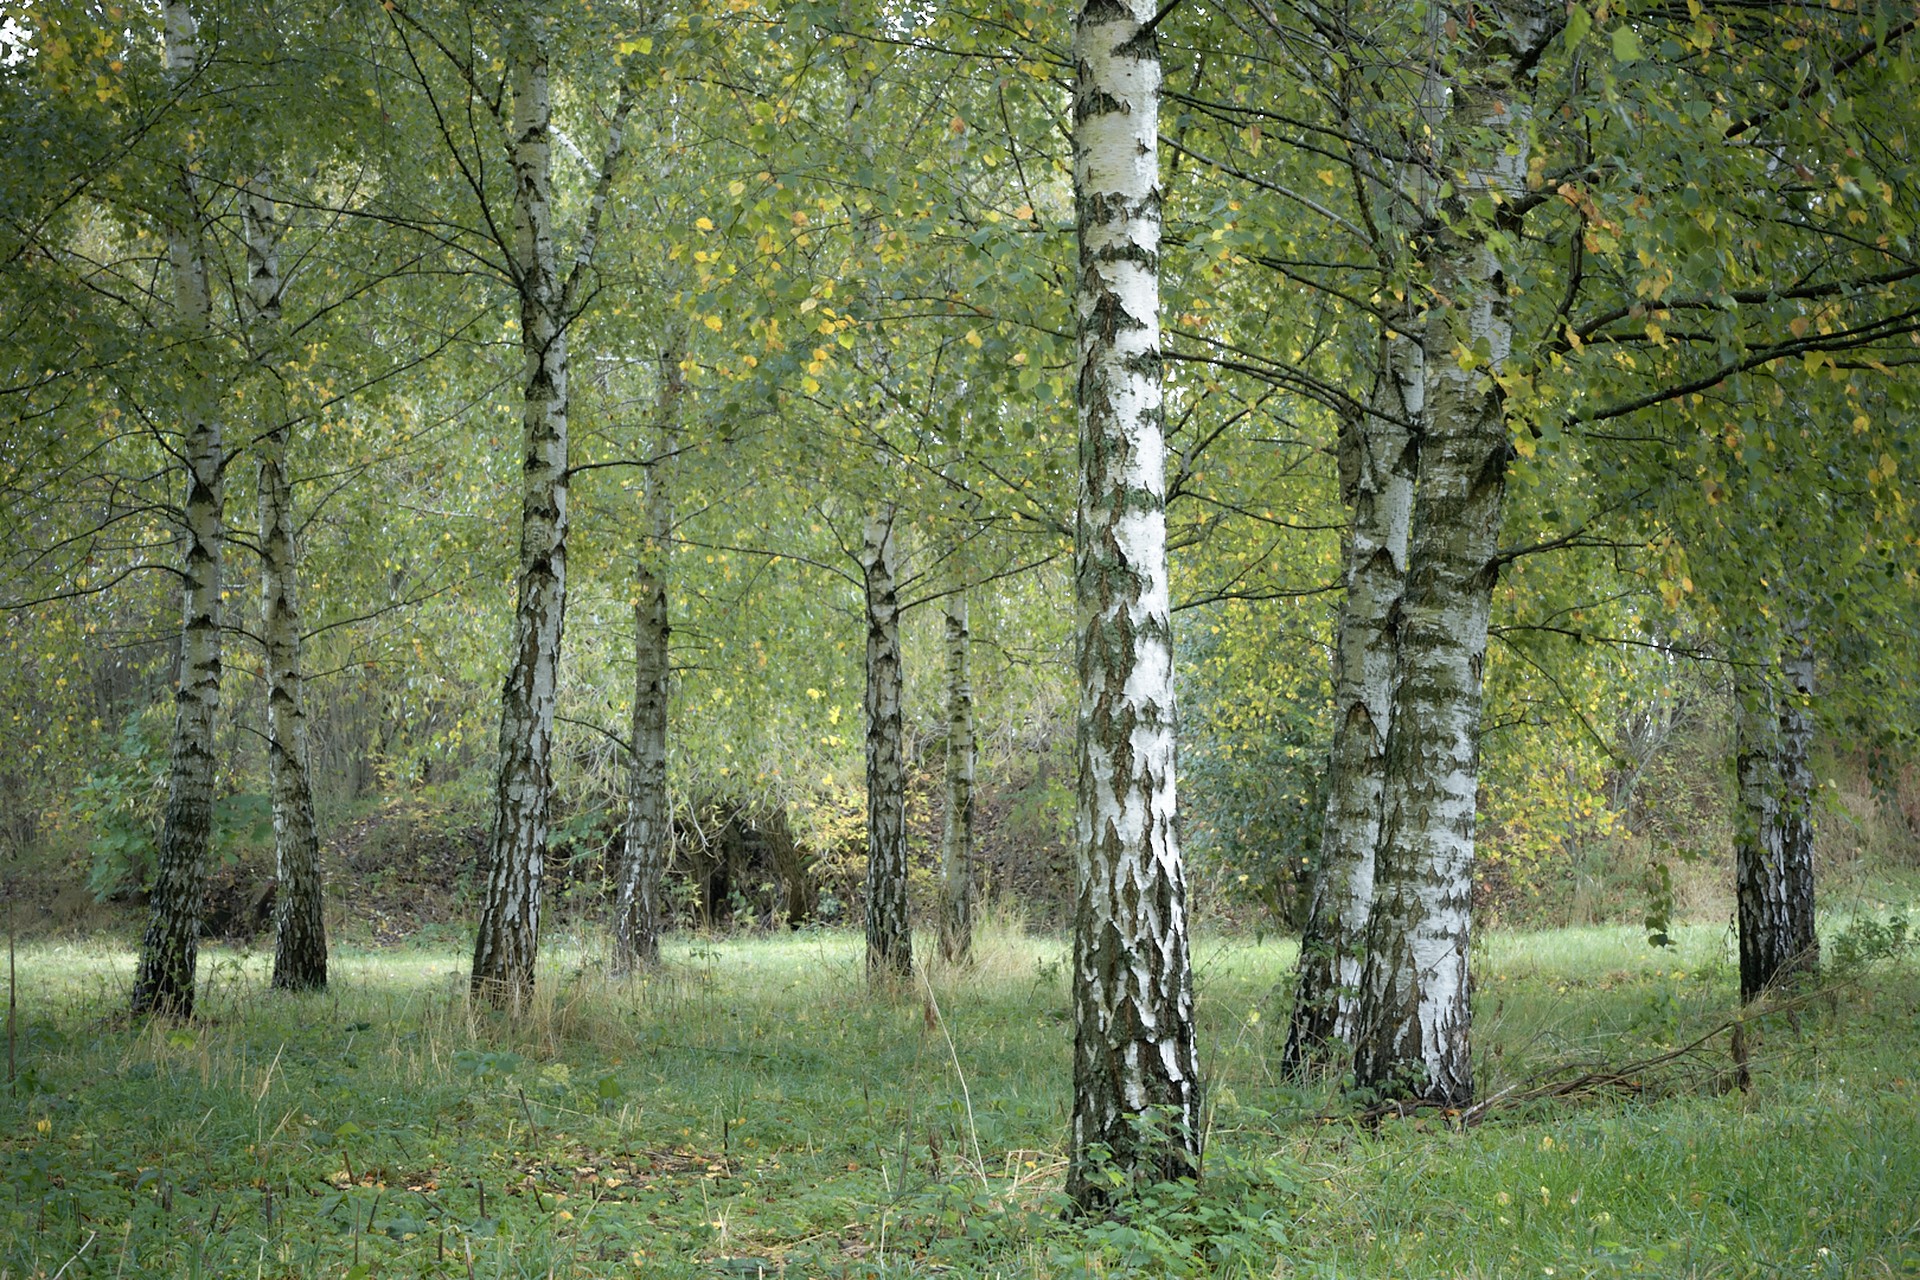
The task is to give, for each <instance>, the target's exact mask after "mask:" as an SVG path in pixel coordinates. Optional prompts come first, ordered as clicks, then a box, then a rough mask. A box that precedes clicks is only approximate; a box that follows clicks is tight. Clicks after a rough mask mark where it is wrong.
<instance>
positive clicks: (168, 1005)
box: [133, 0, 226, 1018]
mask: <svg viewBox="0 0 1920 1280" xmlns="http://www.w3.org/2000/svg"><path fill="white" fill-rule="evenodd" d="M164 18H165V23H166V47H165V53H164V57H165V64H166V71H167V76H168V78H169V80H172V81H174V82H176V83H177V82H179V81H181V80H183V79H185V78H186V77H187V76H189V75H191V74H192V72H193V68H194V65H195V64H196V63H197V62H198V61H199V57H200V46H199V25H198V23H197V22H196V21H195V20H194V16H193V12H192V10H191V8H190V7H189V6H188V5H187V4H185V3H183V0H169V2H168V3H167V4H166V5H165V6H164ZM178 178H179V182H180V188H181V189H180V192H179V197H180V202H181V203H180V209H181V212H180V214H179V216H178V217H177V219H176V220H175V222H174V223H173V224H172V225H170V226H168V227H167V229H166V237H167V260H168V264H169V266H170V267H171V268H172V273H173V308H174V322H175V324H176V325H177V326H178V328H179V331H180V334H181V336H182V338H183V339H184V341H183V344H182V349H183V350H184V352H185V353H186V359H185V363H186V370H185V373H184V377H185V378H186V379H187V382H188V389H187V395H186V396H185V397H184V401H185V411H186V414H187V420H186V422H185V423H184V424H183V428H182V433H181V434H182V437H183V440H182V452H183V453H184V455H185V462H186V501H185V503H184V504H183V508H184V510H185V513H186V522H185V528H184V530H183V532H184V533H185V534H186V554H185V558H184V563H183V564H182V568H181V576H182V578H183V579H184V582H185V591H184V593H183V594H184V604H183V616H182V619H181V627H180V678H179V685H178V688H177V691H176V692H175V694H174V718H173V736H172V739H171V741H170V743H169V746H168V757H167V761H168V763H167V807H166V813H165V817H164V818H163V819H162V822H161V828H160V850H159V868H158V873H157V875H156V877H155V879H154V886H153V895H152V897H151V899H150V900H149V904H148V914H147V928H146V933H145V934H144V936H143V937H142V938H141V941H140V963H139V968H138V970H137V972H136V973H135V976H134V982H133V1012H134V1014H135V1015H145V1014H162V1015H170V1016H174V1017H180V1018H190V1017H192V1016H193V998H194V979H195V969H196V967H197V965H198V962H199V954H200V915H201V908H202V903H203V901H204V899H205V896H206V875H207V846H208V842H209V840H210V839H211V837H212V831H213V784H214V767H213V766H214V759H213V729H214V717H215V716H216V715H217V714H218V712H219V709H220V664H221V634H220V626H221V621H220V614H221V606H220V595H221V591H220V577H221V561H222V557H223V554H224V549H225V542H226V516H225V502H226V493H225V483H226V481H225V475H224V468H225V465H226V453H225V444H224V442H223V440H222V437H221V428H220V421H219V419H218V417H217V416H216V415H215V411H214V410H215V401H216V400H217V399H218V395H217V391H216V388H215V387H214V386H213V385H212V376H211V375H210V374H209V373H208V372H206V370H205V369H204V368H202V367H201V366H202V363H203V361H204V360H205V359H206V358H207V353H206V351H205V346H206V339H207V334H208V331H209V328H210V326H211V323H212V299H211V295H210V293H209V291H208V283H207V257H206V246H205V242H204V239H203V237H204V234H205V233H204V227H203V224H202V220H201V213H200V193H199V189H198V184H197V182H196V180H195V178H194V172H193V163H192V157H191V156H183V157H182V158H181V164H180V170H179V174H178Z"/></svg>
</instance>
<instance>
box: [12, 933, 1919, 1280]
mask: <svg viewBox="0 0 1920 1280" xmlns="http://www.w3.org/2000/svg"><path fill="white" fill-rule="evenodd" d="M1902 919H1904V917H1902ZM1896 935H1897V936H1896ZM1849 936H1851V938H1852V941H1851V942H1850V943H1849V944H1848V947H1847V948H1846V951H1847V957H1848V958H1847V963H1846V967H1845V971H1844V972H1841V973H1837V974H1836V977H1835V980H1834V981H1833V983H1832V984H1831V985H1830V986H1829V987H1828V988H1826V989H1825V990H1824V992H1823V993H1822V994H1821V995H1820V996H1819V997H1818V998H1815V999H1811V1000H1802V1001H1800V1002H1798V1003H1796V1004H1795V1005H1794V1006H1793V1009H1792V1013H1791V1016H1789V1015H1788V1014H1787V1013H1780V1014H1776V1015H1773V1016H1772V1017H1770V1018H1767V1019H1764V1020H1762V1021H1761V1022H1759V1023H1757V1024H1755V1025H1754V1026H1753V1027H1752V1028H1751V1029H1750V1034H1749V1036H1748V1044H1747V1052H1748V1057H1749V1063H1748V1066H1749V1070H1750V1073H1751V1080H1752V1087H1751V1089H1750V1090H1749V1091H1741V1090H1740V1089H1738V1088H1735V1087H1733V1082H1732V1074H1731V1063H1730V1061H1729V1059H1728V1058H1727V1056H1726V1046H1725V1042H1724V1040H1714V1041H1711V1042H1710V1043H1708V1044H1706V1045H1704V1046H1702V1047H1701V1048H1700V1049H1699V1050H1698V1051H1697V1052H1693V1053H1689V1054H1684V1055H1682V1056H1680V1057H1678V1058H1676V1059H1674V1060H1672V1061H1671V1062H1669V1063H1667V1064H1665V1065H1663V1066H1661V1067H1660V1068H1659V1069H1657V1070H1649V1071H1647V1072H1645V1073H1644V1074H1643V1076H1642V1077H1641V1078H1639V1079H1637V1080H1636V1081H1635V1082H1634V1083H1633V1084H1632V1085H1631V1086H1630V1087H1621V1088H1615V1089H1611V1090H1600V1091H1594V1092H1591V1093H1586V1094H1579V1095H1575V1096H1572V1097H1568V1098H1564V1099H1558V1100H1555V1101H1553V1102H1551V1103H1537V1102H1536V1103H1526V1104H1516V1105H1513V1106H1508V1107H1500V1108H1494V1109H1491V1110H1489V1112H1488V1113H1487V1116H1486V1118H1485V1120H1484V1122H1483V1123H1480V1124H1477V1125H1475V1126H1473V1127H1471V1128H1468V1129H1466V1130H1465V1131H1460V1130H1458V1129H1457V1128H1456V1127H1455V1123H1456V1122H1455V1121H1454V1120H1451V1119H1450V1118H1449V1117H1447V1116H1445V1115H1442V1114H1437V1113H1431V1112H1427V1113H1418V1114H1415V1115H1413V1116H1411V1117H1408V1118H1404V1119H1387V1120H1385V1121H1383V1122H1381V1123H1380V1124H1378V1125H1377V1126H1369V1125H1367V1124H1364V1123H1362V1122H1360V1121H1359V1120H1358V1119H1356V1110H1357V1108H1356V1104H1355V1102H1354V1100H1353V1099H1350V1098H1348V1097H1345V1096H1343V1094H1342V1093H1341V1091H1340V1089H1339V1086H1338V1084H1337V1082H1332V1081H1328V1082H1324V1083H1321V1084H1318V1085H1314V1086H1312V1087H1304V1088H1303V1087H1298V1086H1293V1085H1289V1084H1287V1083H1286V1082H1283V1081H1281V1080H1280V1079H1278V1078H1277V1077H1276V1076H1275V1075H1274V1073H1273V1070H1272V1064H1273V1062H1274V1061H1275V1060H1276V1058H1277V1051H1278V1049H1279V1039H1280V1037H1281V1036H1282V1035H1283V1034H1284V1030H1285V991H1284V978H1285V975H1286V974H1287V973H1288V972H1289V970H1290V954H1289V952H1288V951H1287V950H1286V949H1285V948H1283V947H1281V946H1278V945H1274V944H1262V945H1253V944H1249V943H1247V942H1244V941H1226V940H1214V941H1210V942H1204V943H1202V944H1201V945H1200V947H1199V948H1198V951H1197V956H1198V966H1197V967H1198V978H1199V980H1198V985H1199V997H1200V999H1199V1009H1200V1015H1201V1019H1202V1027H1201V1034H1202V1044H1203V1054H1204V1056H1205V1059H1206V1068H1207V1071H1208V1073H1209V1078H1210V1088H1209V1093H1208V1103H1207V1106H1208V1111H1207V1114H1208V1146H1207V1171H1206V1177H1205V1178H1204V1179H1203V1180H1202V1182H1201V1183H1200V1184H1199V1185H1198V1186H1193V1185H1175V1186H1167V1187H1160V1188H1153V1189H1149V1190H1148V1191H1147V1192H1146V1193H1145V1194H1143V1195H1142V1196H1141V1197H1140V1198H1139V1199H1138V1200H1137V1201H1135V1202H1134V1203H1133V1204H1132V1205H1131V1207H1130V1209H1129V1210H1128V1212H1127V1213H1126V1215H1125V1216H1123V1217H1120V1218H1116V1219H1114V1220H1111V1221H1100V1222H1092V1223H1088V1222H1072V1221H1068V1220H1066V1219H1065V1218H1064V1217H1063V1215H1062V1210H1063V1208H1064V1203H1063V1200H1062V1198H1061V1193H1060V1187H1061V1183H1062V1178H1063V1173H1064V1159H1065V1157H1064V1152H1063V1150H1062V1142H1063V1135H1064V1133H1065V1131H1066V1122H1067V1109H1068V1103H1069V1099H1068V1092H1067V1086H1068V1081H1069V1078H1070V1076H1069V1056H1068V1040H1069V1025H1068V999H1067V988H1066V974H1065V968H1066V966H1065V964H1064V955H1063V951H1062V948H1061V946H1060V945H1059V944H1058V943H1056V942H1053V941H1049V940H1044V939H1031V938H1027V937H1025V936H1023V935H1021V934H1019V933H1018V932H1016V931H1013V930H1007V929H999V930H995V931H993V932H991V933H989V934H988V935H987V936H986V937H984V938H983V940H982V944H981V948H980V963H979V964H978V966H977V967H976V968H975V969H974V970H973V971H972V972H970V973H965V974H961V973H954V972H949V971H944V970H938V969H936V970H935V971H934V972H933V973H932V974H931V975H930V977H927V978H923V979H920V980H918V984H917V985H914V986H911V987H908V988H904V989H902V990H899V991H896V992H893V993H890V994H888V995H884V996H875V995H873V994H870V993H869V992H868V990H867V988H866V984H865V978H864V966H863V965H862V963H861V957H860V953H859V950H858V941H857V939H855V938H852V937H849V936H845V935H841V934H835V933H822V932H813V933H802V934H796V935H791V936H782V937H777V938H758V939H738V940H726V941H710V940H706V939H683V940H681V941H680V942H679V943H678V944H677V945H675V946H673V947H671V948H669V958H668V962H667V963H666V964H665V965H664V966H663V967H662V968H661V969H660V970H659V971H658V972H656V973H654V974H652V975H650V976H648V977H646V978H644V979H641V980H638V981H635V982H632V983H614V982H610V981H608V980H607V979H606V978H605V977H604V976H603V974H602V973H601V972H600V970H599V969H598V968H597V966H596V964H595V962H594V961H593V959H592V958H591V956H589V955H587V954H586V953H585V952H584V951H583V950H582V948H581V947H580V946H579V945H578V944H577V943H576V944H575V945H573V946H567V945H564V944H563V945H561V946H558V947H553V948H550V949H549V956H548V961H547V964H546V966H545V968H544V970H543V973H542V980H541V984H540V992H541V995H540V1000H539V1003H538V1005H537V1006H536V1007H535V1008H534V1009H532V1010H531V1011H529V1012H528V1013H526V1014H524V1015H523V1016H522V1017H521V1018H519V1019H518V1020H517V1021H511V1022H510V1021H508V1020H506V1019H504V1018H501V1017H497V1016H494V1015H490V1014H483V1013H478V1012H476V1011H475V1010H473V1009H472V1008H470V1007H469V1005H468V1003H467V1001H466V998H465V990H464V981H463V974H464V965H463V964H462V963H461V956H460V955H459V953H458V952H457V951H456V950H454V949H453V948H451V947H449V946H446V945H432V946H421V947H411V948H396V949H387V950H359V951H346V952H344V953H342V954H339V955H337V956H336V958H335V961H334V966H333V973H334V974H335V975H336V976H335V983H334V986H333V989H332V990H331V991H329V992H328V993H326V994H325V995H319V996H286V995H281V994H278V993H274V992H271V991H269V990H268V989H267V986H266V976H267V961H268V958H267V957H265V956H262V955H258V954H239V953H231V952H216V953H215V956H214V958H213V960H212V961H211V964H210V965H209V966H207V968H206V969H204V970H203V973H204V974H205V981H206V992H205V995H204V996H203V999H202V1007H203V1009H204V1010H205V1016H204V1017H203V1018H202V1019H201V1020H200V1021H197V1022H194V1023H192V1024H188V1025H169V1024H165V1023H144V1024H141V1023H130V1022H129V1021H128V1020H127V1019H126V1018H125V1017H124V1016H123V1015H122V1013H121V1009H122V1007H123V1006H124V1004H125V991H126V987H127V984H128V982H129V979H130V974H131V965H132V960H131V957H130V956H128V955H126V954H124V953H123V952H121V951H117V950H114V949H113V948H112V947H111V946H109V945H108V944H103V943H72V944H38V945H35V946H34V947H32V948H30V949H26V950H23V951H22V952H21V955H20V957H19V979H18V981H19V989H18V996H19V1004H20V1017H19V1025H18V1028H17V1037H16V1046H15V1050H14V1054H15V1064H14V1069H15V1071H16V1074H17V1078H16V1079H15V1081H14V1084H13V1087H12V1089H11V1091H9V1092H7V1093H6V1094H4V1095H0V1280H13V1278H15V1277H26V1276H54V1275H59V1276H61V1277H62V1280H66V1278H67V1277H81V1276H96V1277H105V1276H122V1275H127V1276H132V1275H166V1276H237V1275H247V1276H267V1277H310V1276H350V1277H353V1276H376V1275H377V1276H397V1277H411V1276H447V1277H467V1276H471V1277H476V1278H477V1277H493V1276H500V1277H507V1276H514V1277H518V1276H549V1275H551V1276H558V1277H567V1276H580V1277H585V1276H634V1275H641V1276H662V1277H672V1276H687V1277H692V1276H701V1277H705V1276H753V1275H761V1274H764V1275H788V1276H847V1277H893V1276H920V1275H945V1276H1035V1277H1069V1276H1121V1275H1154V1276H1159V1275H1195V1276H1233V1277H1248V1276H1325V1277H1335V1276H1342V1277H1344V1276H1396V1277H1397V1276H1413V1277H1421V1276H1545V1275H1553V1276H1613V1275H1649V1276H1702V1277H1706V1276H1713V1277H1721V1276H1726V1277H1733V1276H1762V1275H1766V1276H1774V1275H1781V1274H1792V1275H1811V1276H1835V1277H1839V1276H1849V1277H1851V1276H1876V1275H1901V1274H1915V1273H1916V1272H1920V1191H1917V1190H1916V1189H1920V1118H1916V1113H1917V1111H1920V1108H1916V1105H1915V1099H1916V1092H1920V1069H1917V1068H1916V1066H1915V1063H1916V1062H1920V1043H1916V1042H1917V1041H1920V1032H1917V1031H1916V1028H1917V1027H1920V1019H1917V1018H1916V1014H1920V984H1917V983H1916V981H1915V974H1914V972H1913V970H1912V969H1911V967H1910V963H1911V961H1910V956H1909V954H1908V952H1907V949H1906V947H1905V940H1906V935H1905V933H1904V932H1903V931H1901V929H1899V928H1896V927H1894V926H1892V925H1889V924H1888V923H1887V922H1886V921H1882V920H1875V921H1873V922H1872V923H1871V926H1870V927H1861V926H1856V927H1855V928H1854V929H1853V932H1852V934H1851V935H1849ZM1674 941H1675V945H1674V946H1672V947H1669V948H1665V949H1660V950H1654V949H1650V948H1648V947H1647V946H1646V945H1645V942H1644V937H1643V935H1642V934H1641V932H1640V931H1638V930H1634V929H1598V928H1594V929H1576V930H1562V931H1557V932H1550V933H1539V934H1531V935H1509V936H1496V937H1493V938H1491V939H1489V940H1488V943H1487V945H1486V947H1485V948H1484V950H1483V952H1482V954H1481V957H1480V959H1479V961H1478V968H1477V972H1476V983H1477V987H1476V1001H1477V1008H1478V1010H1479V1021H1478V1024H1477V1027H1476V1035H1477V1037H1478V1039H1477V1053H1478V1071H1479V1083H1480V1087H1481V1090H1482V1093H1483V1096H1488V1097H1495V1096H1506V1097H1511V1098H1519V1097H1522V1096H1524V1093H1525V1090H1526V1088H1527V1087H1529V1086H1530V1085H1531V1084H1532V1083H1534V1082H1539V1081H1544V1080H1552V1079H1555V1078H1562V1077H1569V1076H1572V1075H1575V1074H1577V1073H1579V1072H1581V1071H1583V1070H1589V1069H1591V1068H1592V1067H1593V1066H1594V1065H1596V1064H1602V1063H1610V1064H1616V1065H1618V1064H1625V1063H1631V1062H1635V1061H1646V1060H1651V1059H1654V1058H1657V1057H1659V1056H1660V1055H1661V1054H1663V1053H1665V1052H1668V1051H1671V1050H1672V1049H1674V1048H1675V1047H1676V1046H1683V1045H1686V1044H1687V1043H1688V1042H1689V1041H1690V1040H1691V1039H1692V1038H1693V1037H1694V1036H1695V1035H1696V1034H1697V1033H1699V1032H1702V1031H1703V1030H1705V1029H1707V1028H1710V1027H1712V1026H1713V1025H1715V1024H1716V1023H1717V1022H1720V1021H1723V1020H1724V1019H1725V1018H1726V1017H1727V1016H1728V1015H1729V1014H1730V1013H1731V1012H1732V1011H1733V1004H1732V991H1733V987H1734V976H1733V972H1732V965H1731V961H1730V958H1729V956H1728V954H1727V940H1726V938H1725V935H1724V931H1722V930H1713V929H1706V928H1702V927H1697V926H1696V927H1691V928H1680V929H1677V930H1676V931H1675V934H1674ZM1837 949H1839V948H1836V950H1837ZM1836 968H1837V966H1836ZM1503 1091H1505V1093H1504V1094H1503Z"/></svg>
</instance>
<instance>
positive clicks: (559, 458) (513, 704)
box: [471, 17, 567, 1009]
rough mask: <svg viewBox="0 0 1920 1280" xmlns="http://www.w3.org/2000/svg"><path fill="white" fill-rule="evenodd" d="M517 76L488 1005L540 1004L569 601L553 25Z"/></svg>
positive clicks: (479, 944) (487, 910)
mask: <svg viewBox="0 0 1920 1280" xmlns="http://www.w3.org/2000/svg"><path fill="white" fill-rule="evenodd" d="M531 21H532V22H533V23H534V24H535V30H534V32H533V33H532V35H531V38H530V39H528V40H527V41H526V44H525V47H524V48H523V49H521V50H519V51H517V55H516V56H517V58H518V65H517V66H516V67H515V69H514V94H513V98H514V104H513V108H514V109H513V126H512V129H513V174H514V200H513V208H514V253H513V266H514V272H515V275H516V277H517V281H516V282H517V284H518V286H519V292H520V343H521V350H522V364H523V368H524V379H523V396H522V404H523V410H522V431H523V458H524V462H523V468H524V470H523V475H524V480H523V488H522V493H521V506H520V568H519V574H518V582H517V596H518V600H517V605H516V608H515V612H514V624H513V648H512V657H511V664H510V666H509V667H508V669H507V678H506V684H505V687H504V689H503V690H502V696H501V707H500V762H499V774H498V781H497V784H496V789H495V797H494V819H493V829H492V837H491V840H490V842H489V846H488V852H487V861H486V888H485V896H484V898H483V900H482V904H481V917H480V929H479V933H478V936H477V938H476V939H475V942H474V951H473V977H472V984H471V985H472V990H473V994H474V996H475V997H476V998H477V999H480V1000H483V1001H485V1002H487V1003H489V1004H493V1005H496V1006H510V1007H513V1008H516V1009H517V1008H520V1007H522V1006H524V1005H525V1004H526V1003H527V1002H528V1001H530V1000H531V999H532V996H533V980H534V960H535V957H536V954H537V952H538V949H539V938H540V880H541V872H542V870H543V864H544V862H545V859H546V845H547V821H548V811H549V806H550V804H551V801H552V796H553V768H552V756H553V713H554V703H555V698H556V691H557V675H558V668H559V663H560V640H561V632H562V626H563V623H564V620H565V614H566V599H567V335H566V329H565V325H564V320H565V316H564V307H563V290H562V285H561V282H560V279H559V275H558V272H557V269H556V265H555V254H554V241H553V187H552V139H551V130H552V117H553V103H552V97H551V90H550V86H549V84H548V64H547V48H546V39H545V31H544V27H543V25H542V24H544V22H545V21H546V20H545V19H543V18H538V17H536V18H533V19H531Z"/></svg>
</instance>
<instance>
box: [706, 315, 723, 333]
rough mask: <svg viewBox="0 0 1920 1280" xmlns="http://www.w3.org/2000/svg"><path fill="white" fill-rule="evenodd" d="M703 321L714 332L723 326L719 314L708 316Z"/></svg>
mask: <svg viewBox="0 0 1920 1280" xmlns="http://www.w3.org/2000/svg"><path fill="white" fill-rule="evenodd" d="M703 323H704V324H705V325H706V326H707V328H709V329H711V330H713V331H714V332H715V333H718V332H720V330H721V329H722V328H723V327H724V322H723V321H722V320H721V319H720V317H719V316H708V317H707V318H706V320H705V321H704V322H703Z"/></svg>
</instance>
